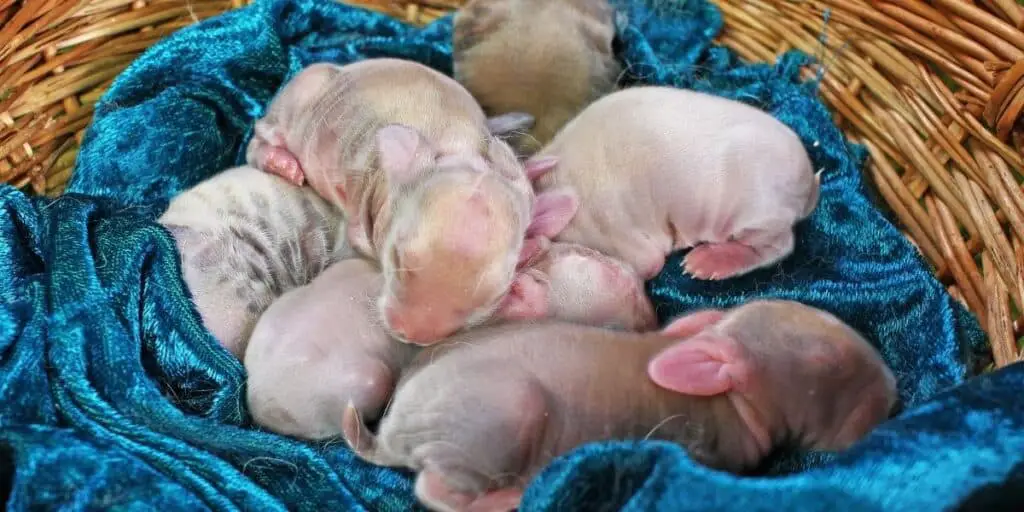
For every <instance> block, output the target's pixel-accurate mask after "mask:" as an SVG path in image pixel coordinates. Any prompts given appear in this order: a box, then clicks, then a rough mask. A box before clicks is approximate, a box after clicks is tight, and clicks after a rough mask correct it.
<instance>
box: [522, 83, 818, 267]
mask: <svg viewBox="0 0 1024 512" xmlns="http://www.w3.org/2000/svg"><path fill="white" fill-rule="evenodd" d="M536 158H537V159H543V158H548V159H551V158H554V159H555V160H557V166H556V168H555V169H554V170H553V171H552V172H549V173H547V174H546V175H544V176H542V177H541V178H540V179H538V180H537V181H536V187H537V190H538V191H539V192H543V191H546V190H549V189H553V188H555V187H564V186H568V187H571V188H572V189H573V190H574V191H575V192H576V193H577V194H578V195H579V198H580V205H581V207H580V209H579V211H578V212H576V215H575V216H574V217H573V218H572V220H571V222H569V224H568V227H567V228H566V229H565V230H564V231H562V232H561V233H560V234H558V235H557V236H556V237H555V240H558V241H564V242H572V243H578V244H581V245H585V246H588V247H591V248H593V249H596V250H598V251H600V252H602V253H604V254H607V255H609V256H612V257H615V258H618V259H621V260H623V261H625V262H626V263H628V264H629V265H631V266H632V267H633V268H634V269H635V270H636V271H637V273H638V274H639V275H640V277H641V278H642V279H645V280H646V279H650V278H653V277H654V276H655V275H657V274H658V273H659V272H660V271H661V269H662V267H663V266H664V263H665V258H666V256H667V255H668V254H669V253H671V252H673V251H676V250H680V249H686V248H693V250H692V251H690V253H689V254H688V255H687V256H686V259H685V260H684V270H685V271H687V272H688V273H690V274H692V275H693V276H694V277H697V278H700V279H725V278H729V277H733V276H737V275H742V274H745V273H747V272H750V271H752V270H754V269H757V268H761V267H766V266H769V265H772V264H775V263H777V262H779V261H781V260H782V259H784V258H785V257H787V256H788V255H789V254H790V253H791V252H792V251H793V248H794V245H795V240H794V233H793V226H794V224H795V223H796V222H798V221H799V220H801V219H803V218H805V217H807V216H808V215H810V213H811V212H812V211H813V210H814V208H815V207H816V205H817V198H818V188H819V181H818V176H817V175H816V174H815V173H814V170H813V169H812V166H811V161H810V157H809V156H808V154H807V151H806V149H805V148H804V146H803V143H802V142H801V140H800V138H799V137H798V136H797V135H796V133H794V132H793V131H792V130H790V129H789V128H788V127H787V126H786V125H784V124H782V123H781V122H780V121H778V120H776V119H775V118H773V117H772V116H771V115H769V114H768V113H766V112H764V111H762V110H759V109H757V108H755V107H752V106H749V105H746V104H743V103H741V102H738V101H732V100H728V99H725V98H720V97H717V96H713V95H710V94H704V93H699V92H695V91H689V90H683V89H675V88H670V87H654V86H640V87H633V88H629V89H625V90H622V91H619V92H615V93H612V94H610V95H608V96H605V97H604V98H602V99H600V100H598V101H596V102H594V103H593V104H591V105H590V106H589V107H587V109H585V110H584V111H583V112H582V113H581V114H580V115H579V116H577V117H576V118H575V119H573V120H572V121H571V122H570V123H569V124H568V125H566V127H565V128H564V129H563V130H562V131H561V132H560V133H559V134H558V135H557V136H556V137H555V138H554V140H553V141H552V142H551V144H549V145H548V146H547V147H545V148H544V149H543V150H541V151H540V152H539V153H538V155H537V157H536ZM528 166H529V164H528Z"/></svg>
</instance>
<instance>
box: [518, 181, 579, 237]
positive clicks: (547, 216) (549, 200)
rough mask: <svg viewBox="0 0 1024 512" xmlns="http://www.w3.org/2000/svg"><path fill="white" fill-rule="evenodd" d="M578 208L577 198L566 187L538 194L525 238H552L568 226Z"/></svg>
mask: <svg viewBox="0 0 1024 512" xmlns="http://www.w3.org/2000/svg"><path fill="white" fill-rule="evenodd" d="M579 208H580V200H579V197H578V196H577V195H576V193H575V192H573V191H572V190H571V189H569V188H567V187H563V188H560V189H557V190H551V191H548V192H542V193H540V194H538V195H537V198H536V200H535V202H534V205H533V220H532V221H531V222H530V227H528V228H527V229H526V236H527V237H534V236H543V237H546V238H554V237H555V235H557V234H559V233H561V232H562V230H563V229H565V227H566V226H568V225H569V222H570V221H572V218H573V217H574V216H575V215H576V211H577V210H579Z"/></svg>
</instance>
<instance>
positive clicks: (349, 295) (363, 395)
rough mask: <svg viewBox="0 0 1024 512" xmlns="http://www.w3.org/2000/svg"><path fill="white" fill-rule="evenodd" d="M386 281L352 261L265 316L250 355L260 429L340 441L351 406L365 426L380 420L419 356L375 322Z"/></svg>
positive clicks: (252, 401) (253, 408)
mask: <svg viewBox="0 0 1024 512" xmlns="http://www.w3.org/2000/svg"><path fill="white" fill-rule="evenodd" d="M382 281H383V279H382V277H381V275H380V272H379V271H378V270H377V268H376V266H375V265H374V264H373V263H372V262H370V261H367V260H364V259H361V258H351V259H347V260H344V261H340V262H338V263H335V264H333V265H331V266H330V267H329V268H328V269H327V270H325V271H324V272H323V273H322V274H320V276H318V277H317V278H316V279H314V280H313V281H312V282H311V283H310V284H308V285H306V286H303V287H301V288H297V289H295V290H292V291H290V292H288V293H286V294H284V295H282V296H281V298H279V299H278V300H277V302H275V303H274V304H273V305H271V306H270V308H268V309H267V311H266V312H265V313H263V316H262V317H260V320H259V322H257V323H256V328H255V329H254V330H253V333H252V338H251V340H250V342H249V348H248V349H247V350H246V352H245V369H246V372H247V373H248V384H247V395H248V402H249V410H250V412H251V413H252V416H253V419H254V420H255V421H256V423H258V424H260V425H262V426H264V427H266V428H268V429H270V430H273V431H275V432H277V433H280V434H285V435H291V436H295V437H302V438H306V439H323V438H327V437H332V436H337V435H338V434H340V433H341V415H342V412H343V411H344V410H345V406H346V405H347V404H348V403H351V404H353V406H354V407H355V408H356V410H357V411H359V415H360V416H361V417H363V418H367V419H376V418H378V417H380V414H381V413H382V412H383V411H384V406H385V405H386V404H387V402H388V400H389V399H390V398H391V392H392V390H393V389H394V385H395V382H397V380H398V375H399V373H400V372H401V370H402V368H403V367H404V366H405V365H406V364H408V363H409V361H411V360H412V358H413V357H414V356H415V355H416V351H417V350H418V348H417V347H416V346H414V345H409V344H405V343H401V342H399V341H397V340H394V339H392V338H391V337H390V336H388V335H387V333H386V332H385V331H384V329H382V328H381V327H380V325H379V322H378V321H377V319H376V317H375V316H373V315H372V314H371V310H372V308H373V297H374V295H375V294H376V293H377V292H378V290H379V289H380V286H381V283H382Z"/></svg>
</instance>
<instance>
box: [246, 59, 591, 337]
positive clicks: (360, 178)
mask: <svg viewBox="0 0 1024 512" xmlns="http://www.w3.org/2000/svg"><path fill="white" fill-rule="evenodd" d="M525 122H532V119H531V118H529V116H526V115H523V114H517V113H512V114H510V115H507V116H504V117H498V118H493V119H490V120H488V119H487V118H486V117H485V115H484V113H483V111H482V110H481V109H480V106H479V105H478V104H477V103H476V101H475V100H474V99H473V97H472V96H471V95H470V94H469V93H468V92H467V91H466V90H465V89H464V88H463V87H462V86H461V85H459V84H458V83H457V82H455V81H454V80H453V79H451V78H449V77H447V76H445V75H443V74H441V73H439V72H437V71H434V70H432V69H430V68H428V67H426V66H424V65H422V64H418V63H415V62H411V61H404V60H398V59H368V60H364V61H360V62H356V63H353V64H349V65H346V66H337V65H334V64H326V63H320V64H314V65H311V66H309V67H307V68H306V69H304V70H303V71H302V72H300V73H299V74H298V75H296V77H295V78H293V79H292V80H291V81H289V82H288V83H287V84H286V85H285V87H284V88H283V89H282V90H281V92H280V93H279V94H278V95H277V96H276V97H275V99H274V100H273V101H272V102H271V104H270V106H269V107H268V110H267V114H266V115H265V116H264V117H263V118H262V119H260V120H259V121H257V123H256V126H255V135H254V137H253V140H252V141H251V142H250V144H249V147H248V150H247V159H248V161H249V162H250V163H251V164H252V165H254V166H257V167H260V168H261V169H263V170H265V171H267V172H270V173H274V174H277V175H279V176H282V177H285V178H286V179H289V180H291V181H292V182H293V183H294V184H296V185H302V184H304V183H308V184H309V186H311V187H312V188H313V189H314V190H316V191H317V193H318V194H320V195H321V196H322V197H324V198H325V199H327V200H328V201H330V202H331V203H332V204H334V205H335V206H336V207H338V208H340V209H341V210H342V211H344V212H345V214H346V217H347V219H348V221H349V226H348V233H347V236H348V239H349V241H350V242H351V243H352V245H353V247H354V248H355V250H356V251H358V252H359V253H360V254H362V255H363V256H365V257H369V258H372V259H375V260H377V261H379V262H380V264H381V266H382V269H383V274H384V276H385V285H384V286H383V287H382V289H381V293H380V295H379V297H378V306H379V307H378V309H379V312H380V314H381V321H382V322H383V324H384V326H385V328H386V329H387V330H388V331H389V332H390V333H391V334H392V335H393V336H395V337H397V338H399V339H401V340H403V341H405V342H409V343H414V344H418V345H430V344H433V343H436V342H438V341H440V340H441V339H443V338H444V337H446V336H448V335H450V334H452V333H453V332H456V331H458V330H460V329H464V328H466V327H470V326H473V325H477V324H480V323H482V322H484V321H485V320H487V319H488V318H489V317H491V316H494V315H498V316H499V318H509V319H518V318H523V317H542V316H544V314H546V310H547V305H546V304H543V303H542V302H541V301H542V297H539V296H522V295H520V294H518V293H517V290H521V289H523V287H521V286H516V283H517V281H518V280H521V279H523V278H524V276H521V275H519V274H517V272H516V267H517V266H518V262H519V260H520V259H521V258H522V257H526V256H528V254H525V255H524V254H523V253H529V252H530V251H531V250H532V248H533V247H535V246H536V245H537V243H538V241H537V240H536V238H537V237H543V236H545V234H546V233H547V231H546V230H543V229H541V230H538V229H537V228H531V226H533V224H534V217H535V216H537V215H543V214H545V212H548V211H549V210H550V208H552V207H554V208H557V209H558V212H557V215H559V216H571V213H570V211H572V210H575V208H576V201H575V196H574V195H572V194H571V193H569V192H566V191H553V192H552V193H549V194H546V197H534V193H533V190H532V188H531V186H530V183H529V181H528V180H527V179H526V174H525V171H524V168H523V165H522V164H521V163H520V162H519V161H518V159H517V158H516V155H515V154H514V153H513V151H512V149H511V148H510V147H509V146H508V144H506V143H505V142H503V141H502V140H501V139H500V138H499V137H497V136H495V135H494V134H493V133H492V132H494V131H497V130H512V129H515V128H516V127H517V126H522V125H523V124H524V123H525ZM528 232H529V233H531V234H530V236H529V237H528ZM428 290H429V292H428ZM439 297H443V298H444V300H435V299H437V298H439Z"/></svg>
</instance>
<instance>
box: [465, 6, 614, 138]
mask: <svg viewBox="0 0 1024 512" xmlns="http://www.w3.org/2000/svg"><path fill="white" fill-rule="evenodd" d="M613 16H614V10H613V9H612V8H611V6H610V5H609V4H608V2H607V0H472V1H470V2H467V3H466V4H465V5H464V6H463V7H462V8H460V9H459V10H458V11H456V13H455V18H454V21H453V24H454V28H453V37H452V47H453V59H454V72H455V73H454V74H455V79H456V80H458V81H459V82H460V83H461V84H463V85H464V86H465V87H466V89H468V90H469V92H471V93H472V94H473V96H474V97H475V98H476V99H477V101H479V102H480V105H481V106H482V107H483V108H484V111H485V112H488V113H491V114H510V113H519V112H525V113H527V114H530V115H531V116H532V117H533V118H534V119H535V121H534V123H533V125H532V126H531V127H530V130H529V132H528V133H524V134H522V135H519V136H515V137H513V138H511V140H512V143H513V145H514V146H515V147H516V149H517V150H518V151H519V152H520V153H523V154H532V153H534V152H536V151H537V150H538V149H540V148H541V147H542V146H543V145H544V144H547V143H548V142H550V140H551V138H552V137H554V135H555V133H557V132H558V130H559V129H561V128H562V126H564V125H565V124H566V123H567V122H569V120H570V119H572V117H573V116H575V115H576V114H578V113H579V112H580V110H582V109H583V108H584V107H586V106H587V105H588V104H589V103H590V102H592V101H594V100H595V99H597V98H599V97H600V96H602V95H604V94H607V93H609V92H611V91H612V90H613V89H614V88H615V85H616V82H617V81H618V78H619V75H620V74H621V73H622V65H621V64H619V62H618V60H616V58H615V54H614V52H613V50H612V40H613V39H614V37H615V24H614V20H613Z"/></svg>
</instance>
